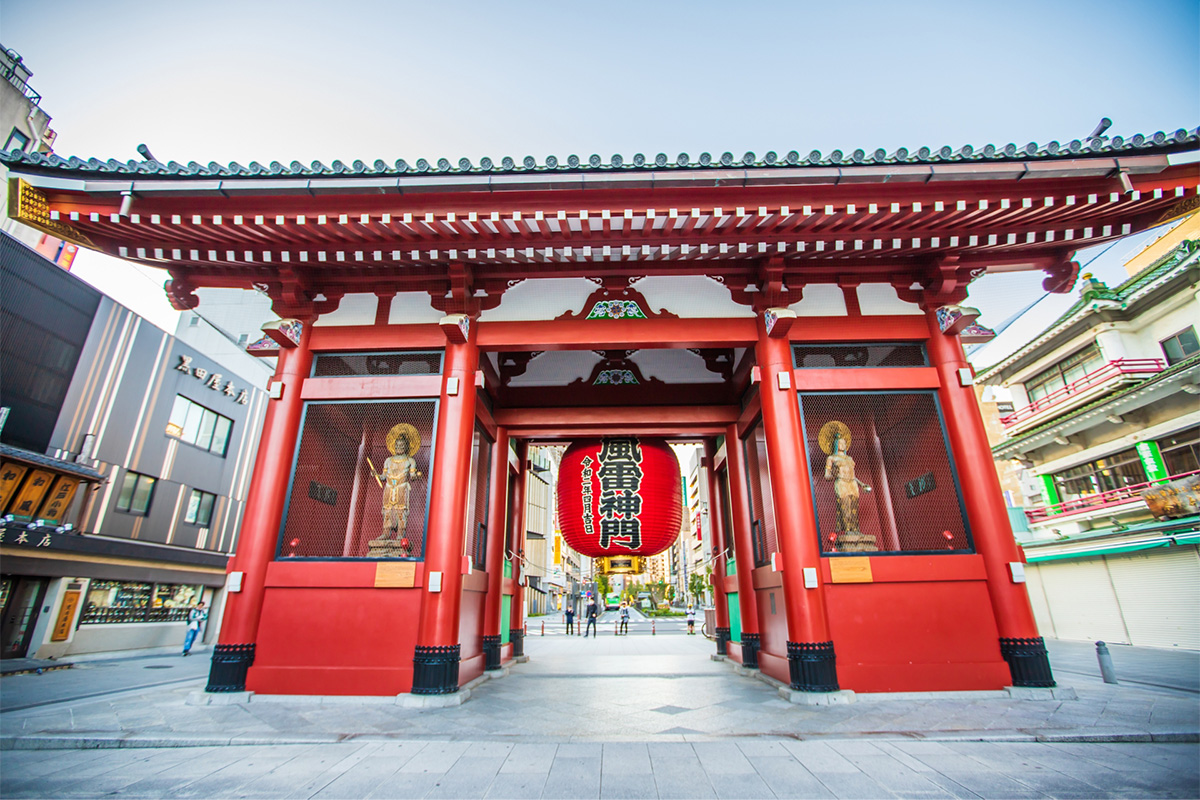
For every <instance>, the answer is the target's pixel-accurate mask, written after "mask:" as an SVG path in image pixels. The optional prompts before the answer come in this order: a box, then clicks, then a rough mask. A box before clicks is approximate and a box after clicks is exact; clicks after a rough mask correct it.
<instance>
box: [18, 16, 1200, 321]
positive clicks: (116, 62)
mask: <svg viewBox="0 0 1200 800" xmlns="http://www.w3.org/2000/svg"><path fill="white" fill-rule="evenodd" d="M0 41H2V42H3V44H4V46H5V47H8V48H12V49H14V50H16V51H17V52H19V53H20V54H21V55H22V56H24V58H25V61H26V64H27V65H28V66H29V68H30V69H31V70H32V71H33V77H32V78H31V80H30V84H31V85H32V86H33V87H34V88H35V89H36V90H37V91H38V92H40V93H41V94H42V95H43V98H44V100H43V102H42V107H43V108H44V109H45V110H46V111H47V112H48V113H49V114H50V115H51V116H52V117H53V122H52V123H51V126H52V127H53V128H54V129H55V130H57V131H58V134H59V136H58V140H57V143H56V145H55V150H56V152H58V153H59V154H60V155H64V156H70V155H78V156H82V157H92V156H94V157H98V158H104V159H107V158H118V159H129V158H138V155H137V153H136V151H135V149H134V148H135V147H136V145H137V144H139V143H141V142H145V143H146V144H147V145H148V146H149V147H150V149H151V151H152V152H153V153H154V155H155V157H156V158H158V159H159V160H161V161H164V162H165V161H168V160H175V161H180V162H184V163H186V162H187V161H190V160H196V161H199V162H201V163H204V164H207V163H208V162H210V161H218V162H228V161H238V162H240V163H242V164H245V163H248V162H249V161H251V160H258V161H261V162H262V163H269V162H271V161H276V160H277V161H282V162H283V163H285V164H286V163H288V162H290V161H292V160H293V159H297V160H300V161H303V162H306V163H307V162H310V161H312V160H314V159H320V160H322V161H325V162H326V163H328V162H329V161H332V160H334V159H341V160H343V161H346V162H347V163H349V162H351V161H353V160H354V159H363V160H364V161H367V162H368V163H369V162H371V161H374V160H375V159H377V158H382V159H384V160H385V161H388V162H393V161H395V160H396V159H397V158H404V159H406V160H407V161H409V163H412V162H414V161H415V160H416V159H417V158H421V157H424V158H428V159H430V160H433V159H436V158H439V157H443V156H444V157H447V158H450V159H451V160H452V161H457V159H458V158H459V157H462V156H467V157H469V158H471V159H472V160H473V161H475V162H478V160H479V158H480V157H481V156H485V155H486V156H491V157H492V158H494V159H497V160H498V159H499V158H501V157H503V156H505V155H511V156H513V157H514V158H517V159H520V158H522V157H524V156H526V155H533V156H535V157H536V158H537V159H538V161H539V162H540V161H542V160H543V159H544V158H545V157H546V156H547V155H552V154H553V155H556V156H558V157H560V158H564V157H566V156H567V155H570V154H572V153H575V154H578V155H580V156H583V157H586V156H587V155H590V154H591V153H599V154H601V155H602V156H604V157H605V159H606V160H607V158H608V157H609V156H611V155H612V154H613V153H621V154H622V155H624V156H625V157H626V158H629V157H630V156H632V155H633V154H634V153H638V152H641V153H645V154H647V155H652V154H654V153H658V152H664V153H666V154H667V155H668V156H669V157H670V158H671V159H672V160H673V159H674V158H675V156H676V155H677V154H679V153H681V152H686V153H689V154H690V155H691V156H692V157H693V158H694V157H695V156H697V155H698V154H699V153H701V152H703V151H708V152H712V153H714V154H719V153H721V152H723V151H725V150H730V151H733V152H735V153H739V154H740V153H742V152H744V151H746V150H753V151H754V152H756V153H759V154H762V153H765V152H766V151H767V150H776V151H777V152H781V153H782V152H787V151H788V150H792V149H795V150H799V151H800V152H802V153H805V152H807V151H809V150H811V149H814V148H815V149H820V150H822V151H825V152H828V151H830V150H833V149H835V148H840V149H842V150H844V151H849V150H852V149H854V148H857V147H862V148H865V149H868V150H873V149H875V148H878V147H883V148H885V149H887V150H889V151H891V150H894V149H896V148H897V147H901V146H904V147H908V148H909V149H916V148H918V147H920V146H922V145H929V146H931V147H937V146H941V145H944V144H949V145H952V146H954V147H957V146H959V145H962V144H971V145H974V146H976V147H980V146H982V145H984V144H987V143H994V144H1005V143H1008V142H1016V143H1017V144H1021V145H1023V144H1025V143H1026V142H1029V141H1037V142H1046V141H1049V140H1051V139H1054V140H1058V141H1060V142H1065V141H1069V140H1071V139H1073V138H1081V137H1084V136H1086V135H1087V134H1088V133H1090V132H1091V130H1092V129H1093V128H1094V127H1095V125H1096V123H1097V121H1098V120H1099V119H1100V118H1101V117H1104V116H1107V117H1110V118H1111V119H1112V120H1113V122H1114V125H1113V127H1112V129H1111V130H1110V134H1120V135H1123V136H1126V137H1128V136H1131V135H1132V134H1134V133H1153V132H1155V131H1157V130H1167V131H1174V130H1175V129H1177V128H1188V129H1191V128H1194V127H1196V126H1197V124H1198V122H1200V0H1190V2H1189V1H1187V0H1138V1H1137V2H1132V1H1125V0H1122V1H1117V0H1087V2H1082V1H1077V0H1050V1H1049V2H1047V1H1046V0H1042V1H1041V2H1028V1H1027V0H1009V1H1008V2H1002V3H984V2H972V0H958V1H957V2H915V3H895V2H832V3H812V2H801V1H800V0H796V2H774V3H770V2H736V3H734V2H729V3H716V2H655V0H642V1H641V2H624V1H623V0H609V1H608V2H592V3H581V2H561V0H560V2H545V3H532V2H438V3H433V2H422V3H412V2H385V1H384V0H376V1H375V2H369V1H367V0H342V1H341V2H328V0H326V1H325V2H312V0H292V1H291V2H283V1H282V0H281V1H280V2H265V1H256V0H241V1H240V2H228V1H227V0H206V1H205V2H197V1H196V0H192V1H191V2H178V1H177V2H170V1H167V0H153V1H152V2H147V1H145V0H108V1H107V2H105V1H104V0H90V1H88V2H83V1H80V0H59V1H56V0H3V2H2V3H0ZM1125 249H1128V248H1122V247H1117V248H1114V250H1113V251H1110V254H1109V256H1110V257H1109V258H1106V259H1105V261H1104V262H1098V263H1097V265H1096V267H1094V268H1095V269H1096V271H1097V272H1099V273H1100V274H1101V276H1102V277H1105V276H1106V273H1105V272H1104V268H1106V264H1107V263H1108V261H1110V260H1114V259H1112V258H1111V257H1112V256H1114V255H1115V254H1116V252H1117V251H1122V252H1124V250H1125ZM77 263H79V264H80V273H81V274H83V273H85V272H87V271H89V270H95V271H102V272H103V271H108V272H110V273H112V272H115V269H116V268H115V267H114V266H112V265H111V264H109V263H106V262H105V261H104V260H103V259H101V258H100V257H97V256H93V255H91V254H85V255H83V256H81V258H80V260H79V262H77ZM1114 263H1116V267H1115V269H1116V270H1117V272H1115V273H1113V275H1114V276H1116V278H1118V279H1119V274H1118V273H1119V271H1120V265H1119V262H1115V261H1114ZM153 280H154V281H159V280H160V277H159V276H155V277H154V278H153ZM986 280H988V281H989V284H988V285H987V287H986V289H987V291H986V296H978V295H979V293H978V292H977V293H973V295H972V300H971V302H972V303H974V304H975V305H978V306H980V307H981V308H982V309H983V310H984V319H983V321H984V322H987V323H990V324H999V323H1000V322H1001V321H1003V319H1004V318H1006V317H1007V316H1009V315H1010V314H1011V313H1012V312H1013V311H1015V310H1016V309H1017V308H1019V307H1021V306H1023V305H1025V304H1026V303H1028V302H1029V301H1030V300H1031V299H1032V297H1031V296H1030V292H1031V291H1036V290H1033V289H1030V287H1031V286H1032V287H1036V286H1038V285H1040V280H1041V278H1040V276H1011V275H1010V276H1004V277H1003V278H998V279H994V280H993V279H992V278H988V279H986ZM139 282H140V283H142V284H146V285H147V286H150V283H151V281H150V280H147V279H135V281H124V284H125V285H126V286H133V285H137V284H138V283H139ZM993 284H994V285H993ZM102 288H103V287H102ZM158 294H159V295H161V291H160V292H158ZM120 299H124V298H120ZM128 304H130V305H135V304H134V303H133V302H132V301H128ZM139 310H141V308H140V307H139ZM164 324H168V323H164Z"/></svg>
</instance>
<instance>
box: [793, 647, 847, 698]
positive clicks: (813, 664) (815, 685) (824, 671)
mask: <svg viewBox="0 0 1200 800" xmlns="http://www.w3.org/2000/svg"><path fill="white" fill-rule="evenodd" d="M787 657H788V673H789V675H790V676H791V679H792V688H793V689H795V690H796V691H799V692H836V691H838V679H837V656H836V655H834V652H833V642H800V643H797V642H788V643H787Z"/></svg>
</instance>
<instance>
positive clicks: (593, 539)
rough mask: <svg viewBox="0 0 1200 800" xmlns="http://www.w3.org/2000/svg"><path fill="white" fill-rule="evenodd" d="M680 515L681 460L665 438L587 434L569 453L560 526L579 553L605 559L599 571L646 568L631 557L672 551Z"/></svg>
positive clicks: (561, 474) (561, 476)
mask: <svg viewBox="0 0 1200 800" xmlns="http://www.w3.org/2000/svg"><path fill="white" fill-rule="evenodd" d="M682 521H683V490H682V486H681V482H680V475H679V459H678V458H676V457H675V452H674V451H673V450H672V449H671V448H670V446H669V445H668V444H667V443H666V442H665V441H663V440H662V439H643V438H638V437H634V436H629V437H620V438H606V439H586V440H582V441H577V442H574V443H573V444H572V445H571V446H570V447H568V448H567V451H566V453H564V454H563V457H562V461H561V462H560V464H559V470H558V524H559V528H560V529H561V530H562V535H563V538H564V539H566V540H567V544H569V545H571V547H573V548H575V550H577V551H578V552H580V553H582V554H583V555H585V556H590V557H592V558H606V559H607V561H605V562H604V563H605V565H607V568H605V566H603V565H602V567H601V571H614V572H618V571H620V572H624V571H640V570H638V569H636V566H635V565H638V564H639V563H640V562H639V560H638V559H636V558H629V557H631V556H633V557H636V556H652V555H654V554H655V553H661V552H662V551H663V550H666V549H667V548H668V547H670V546H671V543H672V542H673V541H675V537H677V536H678V535H679V527H680V524H681V523H682ZM627 563H628V566H629V567H630V568H625V569H623V568H622V567H623V566H626V565H627Z"/></svg>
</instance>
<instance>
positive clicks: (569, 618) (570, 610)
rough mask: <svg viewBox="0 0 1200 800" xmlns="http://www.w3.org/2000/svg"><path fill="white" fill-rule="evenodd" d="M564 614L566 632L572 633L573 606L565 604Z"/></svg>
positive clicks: (573, 624)
mask: <svg viewBox="0 0 1200 800" xmlns="http://www.w3.org/2000/svg"><path fill="white" fill-rule="evenodd" d="M564 616H565V617H566V618H567V633H574V632H575V609H574V607H572V606H567V610H566V611H565V612H564Z"/></svg>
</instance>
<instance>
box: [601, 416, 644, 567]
mask: <svg viewBox="0 0 1200 800" xmlns="http://www.w3.org/2000/svg"><path fill="white" fill-rule="evenodd" d="M599 460H600V468H599V470H598V473H597V474H598V476H599V478H600V507H599V512H600V546H601V547H609V546H610V545H614V544H616V545H621V546H622V547H627V548H629V549H630V550H635V549H637V548H639V547H641V546H642V523H641V520H640V519H639V518H638V515H639V514H641V512H642V497H641V493H640V491H641V488H642V467H641V462H642V448H641V445H640V444H638V441H637V439H605V440H604V442H603V443H602V444H601V446H600V457H599Z"/></svg>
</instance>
